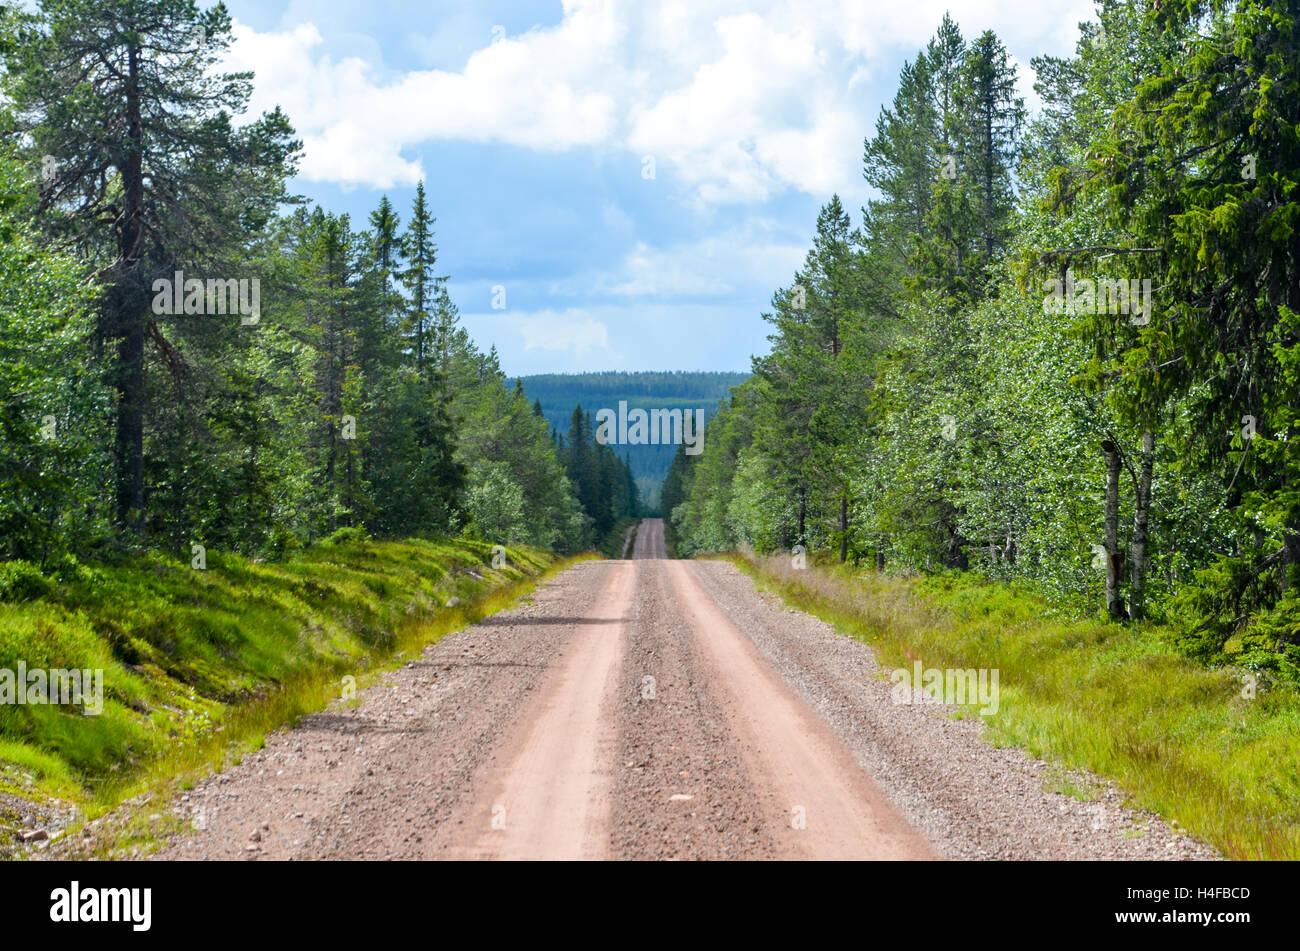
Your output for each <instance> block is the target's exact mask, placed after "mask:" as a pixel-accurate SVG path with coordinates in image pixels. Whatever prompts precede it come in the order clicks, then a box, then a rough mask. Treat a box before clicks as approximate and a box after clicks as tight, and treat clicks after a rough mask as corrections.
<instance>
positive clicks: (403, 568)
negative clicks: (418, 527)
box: [0, 539, 590, 856]
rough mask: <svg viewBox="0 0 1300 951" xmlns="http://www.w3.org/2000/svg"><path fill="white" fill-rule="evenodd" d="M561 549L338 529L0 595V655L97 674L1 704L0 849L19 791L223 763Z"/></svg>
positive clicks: (110, 788) (94, 805)
mask: <svg viewBox="0 0 1300 951" xmlns="http://www.w3.org/2000/svg"><path fill="white" fill-rule="evenodd" d="M589 557H590V556H589ZM575 560H577V559H568V560H565V561H556V560H554V558H553V557H552V556H550V555H548V554H546V553H543V552H540V551H535V550H530V549H525V548H511V549H509V550H508V552H507V558H506V563H505V565H504V566H503V567H501V568H493V567H492V565H491V562H492V548H491V545H490V544H487V543H479V542H474V541H467V540H463V539H456V540H444V541H421V540H409V541H403V542H379V543H374V542H364V541H357V542H346V543H342V544H337V545H325V546H321V547H319V548H314V549H311V550H309V551H307V552H304V553H302V554H300V555H299V556H297V557H296V558H294V559H292V560H289V561H286V562H280V563H267V564H263V563H257V562H253V561H249V560H246V559H243V558H238V557H230V556H221V555H219V554H214V553H212V552H209V553H208V562H207V569H206V570H202V571H199V570H194V569H192V568H191V567H190V566H189V565H188V564H185V563H182V562H178V561H175V560H172V559H169V558H166V557H164V556H160V555H151V556H147V557H144V558H141V559H139V560H136V561H133V562H131V563H129V564H125V565H120V566H104V565H97V566H93V567H88V566H84V565H81V566H77V567H76V570H75V571H73V572H70V573H68V575H67V580H64V581H62V582H58V581H53V580H52V581H51V582H50V584H49V586H48V590H44V591H41V592H39V596H38V597H36V598H35V599H34V600H26V601H23V602H22V603H5V602H0V670H3V669H10V670H13V669H15V668H16V667H17V664H18V662H19V661H22V662H24V663H25V664H26V666H27V668H28V669H29V670H31V669H36V668H40V669H50V668H66V669H72V668H77V669H86V668H92V669H99V670H102V671H103V683H104V702H103V710H102V713H100V714H99V715H97V716H90V715H85V714H83V713H82V711H81V710H80V709H78V708H73V707H61V706H55V705H17V704H0V797H3V798H4V799H5V801H6V802H7V803H8V807H7V808H5V809H2V810H0V856H4V855H12V854H14V853H15V852H16V848H15V841H14V837H15V836H16V835H17V833H18V832H19V831H21V830H20V829H18V828H17V825H16V823H17V821H18V820H17V818H16V817H17V816H18V814H19V813H21V812H22V811H23V810H21V809H15V808H14V803H15V802H21V801H28V802H30V803H32V804H33V805H34V806H38V807H39V806H40V805H41V804H46V805H48V804H49V803H51V802H53V801H58V802H60V804H70V805H72V806H74V807H75V808H76V809H77V811H78V812H79V813H80V814H81V815H82V816H84V817H94V816H96V815H99V814H101V813H103V812H105V811H107V810H108V809H111V808H112V807H113V806H115V805H117V804H118V803H120V802H121V801H122V800H124V799H126V798H128V797H131V796H134V795H136V794H138V793H140V792H142V791H144V790H149V789H155V788H158V787H159V786H161V785H165V784H168V783H169V782H174V781H185V778H186V777H190V778H192V777H194V776H197V775H202V774H205V773H207V772H211V771H212V770H213V769H220V768H221V766H222V765H223V763H224V762H225V761H226V760H227V759H228V758H229V757H231V756H238V755H240V753H241V752H242V751H246V750H247V749H250V748H254V747H256V746H258V745H260V743H261V742H262V740H263V738H264V737H265V734H266V733H267V732H269V731H271V730H274V729H276V728H278V727H281V726H284V725H286V724H290V723H292V722H293V721H294V720H295V719H296V718H297V717H299V716H301V715H302V714H305V713H309V712H313V711H316V710H320V709H322V708H324V707H325V706H326V705H327V704H328V703H329V702H330V701H332V700H335V699H338V698H339V697H340V696H341V695H342V693H343V691H344V688H345V684H346V685H347V686H351V685H352V681H345V680H344V678H346V677H353V678H355V682H356V686H357V687H358V689H359V688H360V687H362V686H364V685H365V683H366V682H368V681H369V680H370V679H372V678H373V677H374V676H375V675H376V674H377V672H378V671H379V670H380V669H382V668H383V667H384V666H392V665H393V664H395V663H400V662H401V658H402V657H403V656H404V655H405V654H406V653H409V652H412V651H418V650H420V649H422V648H423V647H425V646H426V645H428V644H430V643H433V642H435V641H437V640H438V639H439V638H440V637H442V636H443V635H445V634H447V633H450V632H451V631H454V630H458V629H460V628H462V627H464V626H465V625H467V624H472V623H474V622H475V621H477V620H479V619H481V618H482V617H485V616H487V615H488V614H492V613H494V612H496V611H499V610H502V609H504V608H506V607H508V606H510V605H511V604H513V603H514V602H515V601H516V600H517V599H518V598H519V597H520V596H522V595H524V594H526V593H527V592H528V591H530V590H532V588H533V587H534V586H535V585H536V584H537V583H538V582H539V581H540V580H542V579H543V578H544V577H547V576H549V575H551V574H554V573H556V572H558V571H560V570H563V568H565V567H567V566H568V565H570V564H572V563H573V561H575ZM452 599H456V601H457V602H458V603H456V604H455V605H454V606H448V605H449V602H451V601H452ZM40 811H42V809H41V808H37V812H40ZM6 817H9V821H6Z"/></svg>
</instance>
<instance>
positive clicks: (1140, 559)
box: [1129, 430, 1155, 621]
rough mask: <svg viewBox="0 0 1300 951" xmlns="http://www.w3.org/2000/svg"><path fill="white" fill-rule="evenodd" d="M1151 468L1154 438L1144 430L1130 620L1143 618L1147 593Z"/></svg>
mask: <svg viewBox="0 0 1300 951" xmlns="http://www.w3.org/2000/svg"><path fill="white" fill-rule="evenodd" d="M1154 468H1155V437H1154V436H1153V435H1152V434H1151V432H1150V431H1149V430H1148V431H1147V432H1144V433H1143V434H1142V459H1141V463H1140V467H1139V469H1138V486H1137V502H1136V505H1135V507H1134V510H1133V568H1132V572H1133V574H1132V582H1133V590H1132V592H1131V593H1130V597H1129V602H1130V611H1129V613H1130V614H1131V615H1132V616H1133V620H1135V621H1139V620H1141V619H1142V617H1143V616H1144V615H1145V614H1146V593H1147V519H1148V517H1149V516H1150V512H1151V472H1152V470H1153V469H1154Z"/></svg>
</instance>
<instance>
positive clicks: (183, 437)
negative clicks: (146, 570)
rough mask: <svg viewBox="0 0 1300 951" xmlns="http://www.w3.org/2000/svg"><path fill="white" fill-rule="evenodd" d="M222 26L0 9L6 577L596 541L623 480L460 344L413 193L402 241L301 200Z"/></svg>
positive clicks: (282, 139)
mask: <svg viewBox="0 0 1300 951" xmlns="http://www.w3.org/2000/svg"><path fill="white" fill-rule="evenodd" d="M230 30H231V21H230V17H229V15H228V13H227V12H226V10H225V8H224V7H223V6H221V5H217V6H214V7H212V8H211V9H208V10H200V9H199V8H198V7H197V6H196V4H195V3H193V2H190V0H124V2H115V3H109V4H103V3H91V2H85V0H47V2H42V3H41V4H40V10H39V13H26V12H23V11H21V10H15V9H13V8H12V7H0V64H2V66H0V68H2V70H3V73H2V75H0V81H2V83H3V87H2V89H0V92H2V93H3V95H0V560H4V559H8V560H10V562H11V563H10V565H9V566H8V567H7V569H6V570H7V572H8V573H9V575H13V574H14V573H15V572H18V573H19V574H21V573H22V571H27V570H30V569H32V568H33V566H34V570H37V571H45V572H48V571H67V570H72V571H75V570H76V567H75V566H76V564H77V560H78V559H86V558H99V559H107V558H115V557H120V556H123V555H127V556H129V555H130V554H132V553H135V552H141V551H145V550H153V551H161V552H165V553H170V554H171V555H174V556H178V557H180V558H182V559H183V561H185V562H188V561H190V559H191V553H192V552H195V551H198V550H199V549H200V548H201V549H203V550H210V551H224V552H230V553H239V554H244V555H252V556H257V557H262V558H276V557H282V556H284V555H285V554H286V553H288V552H291V551H292V550H295V549H299V548H302V547H304V546H309V545H311V544H313V543H315V542H318V541H320V540H322V539H325V538H327V537H330V536H331V535H336V534H338V533H340V532H342V533H345V534H346V533H353V534H362V533H369V534H371V535H374V536H378V537H385V536H387V537H393V536H414V535H425V536H436V535H446V534H466V535H469V536H473V537H477V538H481V539H484V540H489V541H493V542H501V543H507V542H523V543H527V544H531V545H534V546H538V547H541V548H547V549H552V550H556V551H560V552H571V551H577V550H582V549H586V548H589V547H593V546H595V545H598V544H600V543H601V542H602V540H603V537H604V535H605V534H606V533H609V532H611V531H612V530H613V528H614V526H615V525H616V524H617V523H618V522H619V520H620V519H623V518H626V517H629V516H631V515H634V514H635V512H636V508H637V501H636V493H635V488H634V486H632V484H631V478H630V476H629V474H628V473H627V470H626V467H625V466H624V465H623V463H622V462H621V461H620V460H619V459H618V458H617V457H616V456H614V455H613V453H612V452H609V451H608V450H606V449H604V448H603V447H598V446H596V444H595V442H594V440H593V437H592V434H591V433H590V431H589V428H587V427H586V426H585V425H584V424H583V421H581V420H577V421H575V423H574V426H573V428H572V429H571V430H570V431H568V432H562V433H560V434H553V433H552V431H551V427H550V426H548V424H547V423H546V421H545V420H544V419H543V418H542V417H541V415H540V407H539V406H538V405H536V404H530V401H529V400H528V398H527V397H526V396H525V394H524V393H523V390H522V388H521V387H520V385H519V384H518V382H517V381H516V383H515V384H514V385H511V384H510V382H509V381H508V380H507V379H506V378H505V376H504V375H503V373H502V370H501V368H500V366H499V365H498V360H497V357H496V354H495V351H493V352H489V353H483V352H481V351H479V350H478V349H477V348H476V347H475V346H474V344H473V343H472V341H471V340H470V338H469V336H468V335H467V333H466V332H465V331H464V330H463V329H462V328H461V326H460V323H459V317H458V314H457V309H456V306H455V304H454V303H453V302H452V300H451V299H450V297H449V295H448V292H447V286H446V284H447V280H448V278H447V276H446V275H443V274H440V273H439V270H440V268H439V263H438V261H439V258H438V246H437V243H436V239H435V231H434V224H435V219H434V216H433V210H432V208H431V206H430V202H429V198H428V195H427V194H426V191H425V188H424V185H423V183H422V184H421V185H420V187H419V188H418V190H417V194H416V196H415V199H414V202H413V204H412V206H411V208H410V209H409V210H407V211H406V213H405V220H404V221H403V215H402V214H401V213H399V210H398V209H396V208H394V207H393V205H392V203H391V202H390V201H389V200H388V199H387V198H386V197H385V198H384V199H383V200H381V201H380V202H379V203H378V206H377V207H376V208H375V209H374V211H373V212H372V213H371V214H370V215H369V218H368V220H367V221H366V222H364V223H361V224H359V223H357V222H353V221H351V220H349V217H348V216H347V215H336V214H332V213H330V212H329V211H328V210H326V209H323V208H319V207H307V205H306V203H305V202H304V201H303V200H301V199H300V198H298V197H296V196H294V195H292V194H291V193H290V192H289V191H288V182H289V181H290V180H291V177H292V175H293V173H294V170H295V167H296V162H297V160H298V156H299V154H300V151H301V145H300V143H299V142H298V141H297V140H296V139H295V138H294V132H293V129H292V126H291V125H290V119H289V117H288V116H286V115H284V114H282V113H281V112H280V111H279V110H278V109H277V110H276V111H274V112H271V113H268V114H265V115H261V116H257V117H250V116H246V115H243V113H244V112H245V108H246V104H247V102H248V100H249V96H250V94H251V90H252V82H253V76H252V75H251V74H220V73H219V72H217V71H216V69H215V64H216V63H217V61H218V59H219V58H220V56H221V54H222V53H223V51H224V50H225V49H226V48H227V47H228V45H229V43H230ZM575 439H576V440H578V442H575V441H574V440H575ZM14 562H23V563H25V564H26V566H27V567H25V568H22V571H20V570H19V567H21V566H19V567H15V565H14V564H13V563H14ZM68 566H72V567H68Z"/></svg>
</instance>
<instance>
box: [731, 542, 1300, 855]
mask: <svg viewBox="0 0 1300 951" xmlns="http://www.w3.org/2000/svg"><path fill="white" fill-rule="evenodd" d="M729 560H731V561H732V562H733V563H734V564H735V565H736V566H737V567H738V568H739V569H740V570H742V571H744V572H745V573H746V574H748V575H750V576H751V577H752V578H753V579H754V580H755V581H756V582H757V583H758V584H759V586H760V587H761V588H763V589H766V590H769V591H772V592H774V593H776V594H778V595H780V596H781V598H782V599H783V600H784V601H785V602H786V603H787V604H788V605H790V606H791V607H794V608H797V609H798V610H801V611H806V612H808V613H809V614H813V615H815V616H817V617H819V618H821V619H822V620H823V621H825V622H827V623H828V624H830V625H832V626H833V627H834V628H835V629H836V630H837V631H839V632H840V633H841V634H845V635H848V636H849V637H852V638H855V639H857V640H859V641H862V642H863V643H866V644H868V645H869V646H870V647H871V648H872V649H873V650H874V651H875V652H876V655H877V657H878V658H879V660H880V663H881V664H882V666H884V667H885V668H890V667H894V668H901V669H903V670H906V671H909V672H910V671H911V670H912V668H913V665H914V663H915V662H917V661H919V662H921V663H922V664H923V666H924V667H926V668H958V669H971V668H988V669H997V670H998V671H999V684H1000V704H999V709H998V712H997V715H995V716H990V717H977V719H980V720H983V721H984V722H985V723H986V724H987V728H986V733H985V738H986V739H987V740H988V741H989V742H991V743H993V744H994V745H997V746H1016V747H1020V748H1023V749H1025V750H1027V751H1029V752H1030V753H1031V754H1032V755H1034V756H1036V757H1040V758H1042V759H1045V760H1048V761H1054V762H1058V763H1063V764H1065V765H1066V766H1069V767H1074V768H1082V769H1087V770H1091V771H1092V772H1094V773H1097V774H1099V775H1101V776H1104V777H1107V778H1109V779H1112V780H1114V781H1115V782H1116V783H1117V784H1118V786H1119V787H1120V788H1121V789H1123V790H1124V791H1125V793H1126V794H1127V795H1128V796H1130V797H1131V799H1132V802H1133V804H1134V805H1136V806H1138V807H1140V808H1145V809H1150V810H1152V811H1153V812H1156V813H1159V814H1160V815H1161V816H1163V817H1165V818H1166V819H1168V820H1170V822H1171V823H1172V824H1173V825H1174V826H1175V827H1178V826H1181V827H1182V828H1183V829H1185V830H1187V831H1190V832H1192V833H1194V834H1196V835H1198V836H1200V837H1201V838H1203V839H1205V840H1207V841H1208V842H1210V843H1211V844H1213V845H1214V846H1216V847H1217V848H1219V849H1220V850H1221V851H1222V852H1223V854H1224V855H1225V856H1227V857H1229V858H1236V859H1296V858H1300V774H1298V773H1297V765H1296V762H1295V759H1294V757H1293V756H1291V755H1290V749H1291V744H1292V743H1293V742H1294V737H1295V735H1296V734H1297V732H1300V696H1297V694H1296V692H1295V691H1294V690H1292V689H1290V688H1288V687H1286V686H1283V685H1275V686H1269V685H1267V684H1265V683H1262V682H1256V681H1254V680H1253V679H1252V677H1251V676H1250V675H1249V673H1248V672H1243V671H1239V670H1234V669H1221V670H1210V669H1206V668H1204V667H1201V666H1199V665H1197V664H1196V663H1194V662H1193V661H1191V660H1189V659H1187V658H1186V657H1184V656H1182V655H1181V654H1179V653H1178V652H1177V651H1176V650H1175V649H1174V648H1172V647H1170V646H1168V645H1166V644H1164V643H1163V642H1162V641H1161V639H1160V638H1159V635H1158V630H1157V629H1154V628H1151V627H1147V626H1125V625H1118V624H1108V623H1102V622H1098V621H1092V620H1079V619H1070V618H1062V617H1060V616H1059V615H1057V614H1056V612H1053V611H1052V609H1051V608H1050V606H1049V605H1047V604H1046V603H1044V602H1042V601H1041V600H1039V599H1038V598H1035V597H1033V596H1032V595H1028V594H1025V593H1023V592H1020V591H1017V590H1015V589H1013V588H1011V587H1010V586H1007V585H1001V584H996V583H985V584H979V583H971V582H969V581H966V582H962V583H957V582H945V581H944V580H942V579H930V580H929V581H922V580H921V579H917V578H898V577H891V576H889V575H886V574H882V573H877V572H874V571H869V570H861V569H850V568H841V567H838V566H836V567H828V566H817V567H813V566H810V567H808V568H805V569H796V568H795V567H794V566H793V565H792V563H791V559H790V558H789V557H783V556H778V555H774V556H770V557H760V556H756V555H753V554H750V553H741V554H736V555H732V556H730V558H729ZM971 709H972V710H973V709H974V708H973V707H972V708H971ZM971 715H973V714H971ZM1057 791H1059V792H1065V793H1070V794H1074V795H1077V796H1079V797H1080V798H1086V797H1087V795H1088V791H1087V790H1072V789H1060V790H1057Z"/></svg>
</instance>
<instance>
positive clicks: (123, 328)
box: [105, 46, 148, 536]
mask: <svg viewBox="0 0 1300 951" xmlns="http://www.w3.org/2000/svg"><path fill="white" fill-rule="evenodd" d="M139 74H140V50H139V48H138V47H135V46H132V47H131V49H130V50H129V51H128V53H127V83H126V98H127V101H126V115H127V129H126V135H127V143H128V144H127V149H128V152H127V155H126V160H125V161H124V162H123V163H122V167H121V168H120V169H119V174H120V175H121V178H122V197H123V203H122V217H121V220H120V223H119V227H118V236H117V262H116V267H115V268H114V269H113V270H114V271H115V272H116V273H115V274H114V280H115V283H116V284H117V286H116V287H114V288H113V289H112V290H111V291H110V293H109V294H108V297H107V300H106V302H105V307H106V308H107V310H108V311H109V315H108V316H109V319H108V321H107V323H108V328H109V331H110V333H111V335H112V337H113V338H114V339H116V341H117V366H116V367H115V368H114V373H113V377H114V379H113V386H114V388H115V389H116V391H117V413H116V419H115V432H114V439H113V462H114V468H115V470H116V471H115V473H114V475H115V477H116V478H115V482H116V486H115V488H116V495H117V511H116V516H117V523H118V525H119V527H121V528H123V529H125V530H127V531H134V532H135V533H136V535H138V536H143V534H144V338H145V323H146V321H147V320H148V318H147V316H146V313H145V310H144V309H145V308H146V306H147V297H146V295H144V294H143V293H142V292H141V290H140V273H139V271H140V258H141V245H142V243H143V237H144V229H143V227H142V219H143V217H144V174H143V162H142V158H141V152H142V151H143V147H144V131H143V126H142V124H141V121H140V78H139Z"/></svg>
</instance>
